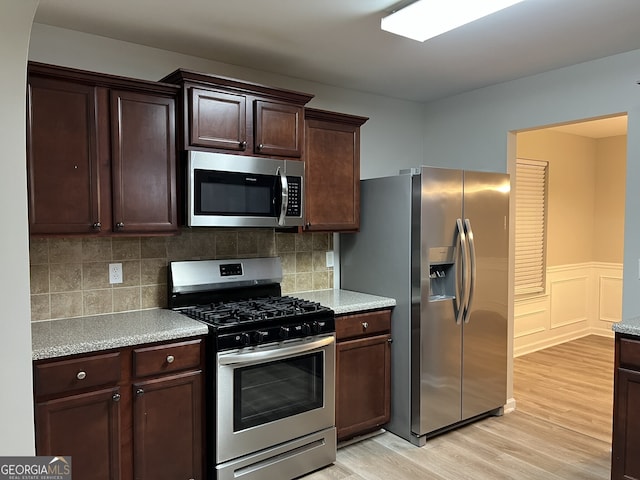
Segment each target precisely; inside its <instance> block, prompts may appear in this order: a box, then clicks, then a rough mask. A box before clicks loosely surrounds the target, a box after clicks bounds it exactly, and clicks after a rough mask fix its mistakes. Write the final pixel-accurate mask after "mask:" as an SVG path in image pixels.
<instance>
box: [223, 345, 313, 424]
mask: <svg viewBox="0 0 640 480" xmlns="http://www.w3.org/2000/svg"><path fill="white" fill-rule="evenodd" d="M323 355H324V354H323V352H317V353H313V354H310V355H303V356H299V357H294V358H289V359H283V360H278V361H274V362H269V363H263V364H260V365H252V366H249V367H243V368H237V369H236V370H235V371H234V409H233V410H234V411H233V430H234V432H238V431H240V430H245V429H247V428H250V427H254V426H256V425H262V424H264V423H268V422H273V421H275V420H279V419H281V418H285V417H290V416H292V415H297V414H299V413H303V412H307V411H309V410H314V409H316V408H320V407H322V405H323V377H324V359H323Z"/></svg>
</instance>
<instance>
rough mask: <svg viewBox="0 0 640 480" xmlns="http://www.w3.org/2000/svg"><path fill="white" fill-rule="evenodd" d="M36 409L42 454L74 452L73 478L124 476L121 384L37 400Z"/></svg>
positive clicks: (97, 479) (94, 479)
mask: <svg viewBox="0 0 640 480" xmlns="http://www.w3.org/2000/svg"><path fill="white" fill-rule="evenodd" d="M35 410H36V426H37V428H36V451H37V454H38V455H47V456H48V455H58V456H67V455H69V456H71V457H72V458H71V460H72V472H73V478H81V479H83V480H107V479H108V480H118V479H120V478H121V470H120V394H119V389H118V388H117V387H115V388H109V389H104V390H99V391H95V392H89V393H83V394H79V395H71V396H68V397H63V398H59V399H56V400H50V401H47V402H40V403H36V407H35Z"/></svg>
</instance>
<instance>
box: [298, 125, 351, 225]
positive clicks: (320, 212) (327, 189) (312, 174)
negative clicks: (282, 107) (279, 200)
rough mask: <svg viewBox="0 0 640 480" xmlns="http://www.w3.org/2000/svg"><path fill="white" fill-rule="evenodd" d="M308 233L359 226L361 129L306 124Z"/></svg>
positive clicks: (306, 210)
mask: <svg viewBox="0 0 640 480" xmlns="http://www.w3.org/2000/svg"><path fill="white" fill-rule="evenodd" d="M305 143H306V148H305V154H304V155H305V157H304V159H305V170H306V171H305V175H306V177H305V187H306V192H307V194H306V197H305V200H306V203H305V217H306V227H305V228H306V229H307V230H315V231H318V230H321V231H356V230H358V228H359V227H360V128H359V127H358V126H356V125H353V124H347V123H339V122H332V121H328V120H318V119H309V118H307V120H306V122H305Z"/></svg>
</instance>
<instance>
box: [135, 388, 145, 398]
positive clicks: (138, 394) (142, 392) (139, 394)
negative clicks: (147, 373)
mask: <svg viewBox="0 0 640 480" xmlns="http://www.w3.org/2000/svg"><path fill="white" fill-rule="evenodd" d="M136 395H137V396H138V397H141V396H142V395H144V390H143V389H141V388H139V389H137V390H136Z"/></svg>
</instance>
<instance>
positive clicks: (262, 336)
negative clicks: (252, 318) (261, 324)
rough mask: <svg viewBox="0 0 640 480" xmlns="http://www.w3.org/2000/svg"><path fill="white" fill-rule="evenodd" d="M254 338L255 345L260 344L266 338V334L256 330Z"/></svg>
mask: <svg viewBox="0 0 640 480" xmlns="http://www.w3.org/2000/svg"><path fill="white" fill-rule="evenodd" d="M254 338H255V339H256V342H257V343H262V342H264V340H265V339H266V338H267V332H263V331H260V330H258V331H257V332H256V333H255V334H254Z"/></svg>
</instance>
